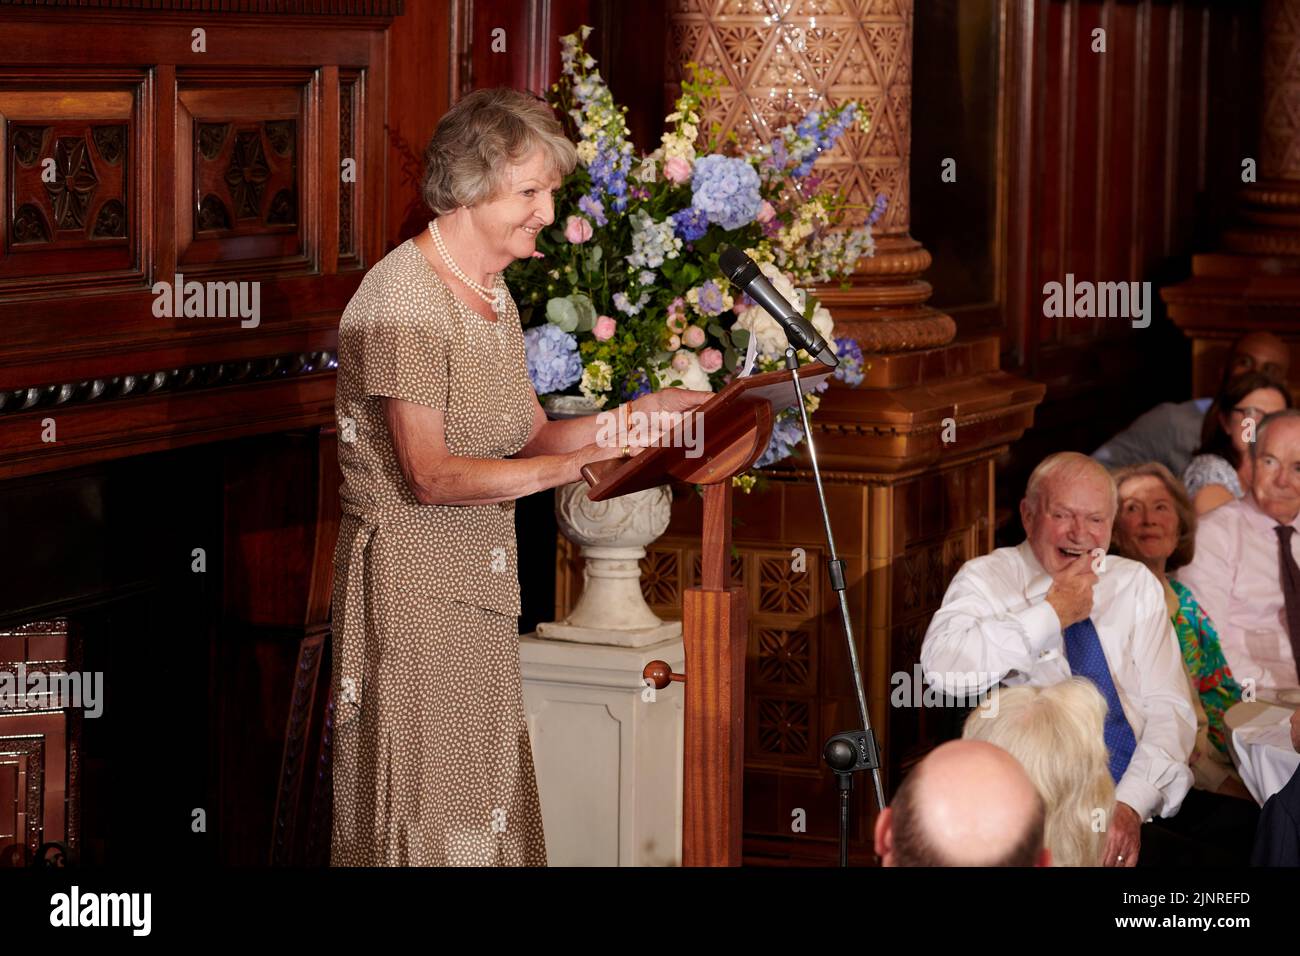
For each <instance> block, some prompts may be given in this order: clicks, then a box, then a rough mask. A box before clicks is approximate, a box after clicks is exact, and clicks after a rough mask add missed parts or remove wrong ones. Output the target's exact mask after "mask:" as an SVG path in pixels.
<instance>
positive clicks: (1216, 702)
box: [1111, 462, 1251, 800]
mask: <svg viewBox="0 0 1300 956" xmlns="http://www.w3.org/2000/svg"><path fill="white" fill-rule="evenodd" d="M1115 484H1116V485H1117V487H1118V488H1119V514H1117V515H1116V516H1115V532H1114V539H1113V542H1112V545H1111V549H1112V550H1113V551H1115V552H1116V553H1117V554H1119V555H1121V556H1122V557H1125V558H1132V559H1133V560H1134V561H1141V562H1142V563H1143V564H1145V565H1146V566H1147V567H1148V568H1150V569H1151V572H1152V573H1153V574H1154V575H1155V576H1156V578H1157V579H1158V580H1159V581H1160V583H1161V584H1163V585H1164V588H1165V603H1166V604H1167V605H1168V608H1169V617H1170V619H1171V620H1172V621H1173V624H1174V633H1175V634H1177V635H1178V646H1179V648H1180V649H1181V650H1182V654H1183V665H1184V666H1185V667H1186V668H1187V674H1188V679H1189V681H1190V683H1191V689H1192V703H1193V705H1194V706H1195V708H1196V717H1197V732H1196V747H1195V749H1194V750H1193V751H1192V758H1191V760H1190V761H1189V762H1188V763H1189V765H1190V766H1191V768H1192V774H1193V775H1194V777H1195V786H1196V787H1197V788H1199V789H1201V790H1209V791H1212V792H1215V793H1221V794H1224V795H1225V796H1233V797H1242V798H1244V799H1246V800H1250V799H1251V796H1250V792H1249V791H1248V790H1247V789H1246V787H1245V785H1244V784H1243V783H1242V782H1241V777H1239V776H1238V775H1237V771H1236V770H1235V769H1233V766H1232V758H1231V756H1230V755H1229V754H1228V741H1227V734H1226V731H1225V729H1224V725H1223V715H1224V713H1225V712H1226V711H1227V709H1228V708H1229V707H1231V706H1232V705H1233V704H1235V703H1237V702H1238V701H1240V700H1241V685H1239V684H1238V683H1237V682H1236V680H1234V679H1233V677H1232V673H1231V671H1229V670H1228V664H1227V661H1225V660H1224V658H1223V650H1222V649H1221V648H1220V647H1219V635H1218V633H1217V632H1216V631H1215V630H1214V623H1213V622H1212V621H1211V620H1210V619H1209V617H1208V616H1207V615H1206V613H1205V611H1204V610H1202V609H1201V606H1200V605H1199V604H1197V603H1196V598H1195V597H1193V596H1192V592H1191V591H1190V590H1188V588H1187V586H1186V585H1184V584H1180V583H1179V582H1178V581H1174V580H1171V579H1170V578H1169V573H1168V572H1170V571H1174V570H1177V569H1178V568H1180V567H1182V566H1183V565H1185V564H1187V563H1189V562H1190V561H1191V560H1192V555H1193V554H1194V549H1195V547H1196V514H1195V512H1193V511H1192V505H1191V502H1189V501H1188V500H1187V495H1186V494H1184V493H1183V489H1182V488H1181V487H1180V486H1179V484H1178V482H1177V481H1176V480H1175V479H1174V476H1173V475H1171V474H1170V473H1169V469H1168V468H1166V467H1165V466H1164V465H1161V464H1159V463H1158V462H1147V463H1146V464H1145V465H1133V466H1131V467H1129V468H1123V469H1121V470H1120V471H1118V472H1116V473H1115Z"/></svg>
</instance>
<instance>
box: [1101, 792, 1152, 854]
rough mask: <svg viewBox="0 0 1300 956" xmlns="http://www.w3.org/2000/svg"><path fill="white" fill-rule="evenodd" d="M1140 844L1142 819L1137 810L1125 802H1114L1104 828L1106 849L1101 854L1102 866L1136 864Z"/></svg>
mask: <svg viewBox="0 0 1300 956" xmlns="http://www.w3.org/2000/svg"><path fill="white" fill-rule="evenodd" d="M1141 844H1142V820H1141V818H1139V817H1138V815H1137V811H1136V810H1134V809H1133V808H1132V807H1130V806H1129V805H1128V804H1127V803H1119V802H1118V801H1117V802H1116V803H1115V809H1114V810H1113V811H1112V812H1111V815H1110V826H1109V828H1108V829H1107V830H1106V850H1105V852H1104V853H1103V854H1102V858H1101V859H1102V864H1103V865H1104V866H1137V861H1138V850H1139V848H1140V847H1141Z"/></svg>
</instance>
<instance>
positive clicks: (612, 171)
mask: <svg viewBox="0 0 1300 956" xmlns="http://www.w3.org/2000/svg"><path fill="white" fill-rule="evenodd" d="M631 167H632V157H631V156H628V155H625V154H620V153H618V152H616V151H614V150H613V149H611V148H609V146H608V145H607V144H606V142H605V138H604V137H603V136H602V137H600V139H599V140H597V151H596V158H595V159H593V160H592V161H591V164H590V165H589V166H588V167H587V173H588V175H590V176H591V184H592V195H593V197H594V196H599V195H602V194H603V195H606V196H612V197H613V199H612V200H611V203H610V205H612V206H613V207H614V209H615V211H617V212H623V211H624V210H625V209H626V208H627V174H628V171H629V170H630V169H631Z"/></svg>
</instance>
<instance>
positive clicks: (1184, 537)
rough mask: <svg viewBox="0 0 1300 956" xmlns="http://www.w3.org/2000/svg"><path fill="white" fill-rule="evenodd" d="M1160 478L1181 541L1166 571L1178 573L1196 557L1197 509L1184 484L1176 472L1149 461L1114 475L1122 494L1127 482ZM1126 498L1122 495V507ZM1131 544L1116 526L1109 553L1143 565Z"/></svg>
mask: <svg viewBox="0 0 1300 956" xmlns="http://www.w3.org/2000/svg"><path fill="white" fill-rule="evenodd" d="M1145 477H1150V478H1158V479H1160V483H1161V484H1163V485H1164V486H1165V490H1166V491H1168V492H1169V497H1170V499H1171V500H1172V501H1173V503H1174V514H1175V515H1177V516H1178V540H1177V541H1176V542H1175V543H1174V550H1173V553H1172V554H1171V555H1169V557H1168V558H1167V559H1166V560H1165V570H1166V571H1177V570H1178V569H1179V568H1181V567H1185V566H1187V565H1189V564H1191V563H1192V558H1194V557H1196V509H1195V508H1193V507H1192V502H1191V499H1189V498H1188V497H1187V489H1186V488H1184V487H1183V483H1182V482H1181V481H1179V480H1178V479H1177V478H1175V477H1174V475H1173V472H1171V471H1170V470H1169V469H1168V468H1166V467H1165V466H1164V465H1162V464H1161V463H1160V462H1158V461H1147V462H1143V463H1142V464H1140V465H1129V466H1128V467H1126V468H1121V469H1120V470H1119V471H1117V472H1115V487H1116V488H1119V489H1120V490H1121V492H1122V491H1123V489H1124V483H1125V482H1126V481H1132V480H1133V479H1134V478H1145ZM1122 503H1123V496H1122V495H1121V504H1122ZM1130 545H1131V542H1130V541H1128V539H1127V536H1126V535H1124V533H1123V532H1121V531H1120V530H1119V522H1118V521H1116V522H1115V532H1114V533H1113V534H1112V535H1111V539H1110V549H1111V550H1112V551H1114V552H1115V553H1116V554H1118V555H1119V556H1120V557H1122V558H1132V559H1133V560H1134V561H1140V560H1141V558H1139V557H1138V554H1137V551H1136V550H1135V549H1133V548H1132V547H1130Z"/></svg>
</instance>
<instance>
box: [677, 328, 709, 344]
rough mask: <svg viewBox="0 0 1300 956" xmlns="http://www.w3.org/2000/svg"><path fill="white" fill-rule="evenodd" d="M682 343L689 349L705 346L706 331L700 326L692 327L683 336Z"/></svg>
mask: <svg viewBox="0 0 1300 956" xmlns="http://www.w3.org/2000/svg"><path fill="white" fill-rule="evenodd" d="M682 341H683V342H685V343H686V347H687V348H690V349H698V348H699V347H700V346H701V345H703V344H704V330H703V329H702V328H700V327H699V326H698V325H692V326H691V327H690V328H689V329H687V330H686V334H685V335H683V336H682Z"/></svg>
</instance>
